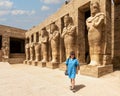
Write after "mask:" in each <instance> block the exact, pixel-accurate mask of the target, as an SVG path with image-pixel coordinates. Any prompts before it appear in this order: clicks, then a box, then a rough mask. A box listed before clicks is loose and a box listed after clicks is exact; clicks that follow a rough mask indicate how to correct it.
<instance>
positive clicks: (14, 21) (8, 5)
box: [0, 0, 65, 29]
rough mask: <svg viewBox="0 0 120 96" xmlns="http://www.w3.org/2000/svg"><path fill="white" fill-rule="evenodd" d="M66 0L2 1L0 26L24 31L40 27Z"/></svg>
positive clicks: (0, 1) (0, 5)
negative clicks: (36, 26)
mask: <svg viewBox="0 0 120 96" xmlns="http://www.w3.org/2000/svg"><path fill="white" fill-rule="evenodd" d="M64 1H65V0H0V24H2V25H8V26H13V27H17V28H22V29H29V28H31V27H32V26H35V25H38V24H39V23H40V22H42V21H44V20H45V18H47V17H48V16H50V15H51V14H53V13H54V12H56V11H57V10H58V9H59V8H60V7H61V6H62V4H64Z"/></svg>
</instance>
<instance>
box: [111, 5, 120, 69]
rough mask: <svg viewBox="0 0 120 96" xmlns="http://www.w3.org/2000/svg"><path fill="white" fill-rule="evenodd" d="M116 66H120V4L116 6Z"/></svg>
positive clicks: (114, 62)
mask: <svg viewBox="0 0 120 96" xmlns="http://www.w3.org/2000/svg"><path fill="white" fill-rule="evenodd" d="M113 64H114V67H117V68H118V67H119V68H120V4H115V6H114V56H113Z"/></svg>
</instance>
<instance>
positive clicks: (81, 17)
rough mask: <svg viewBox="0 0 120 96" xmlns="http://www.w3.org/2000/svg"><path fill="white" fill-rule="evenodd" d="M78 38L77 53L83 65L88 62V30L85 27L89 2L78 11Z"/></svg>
mask: <svg viewBox="0 0 120 96" xmlns="http://www.w3.org/2000/svg"><path fill="white" fill-rule="evenodd" d="M78 12H79V13H78V26H79V27H78V30H79V32H78V38H79V42H78V43H79V51H80V52H79V53H80V56H79V58H80V61H82V63H85V64H89V62H90V53H89V42H88V30H87V26H86V20H87V18H88V17H90V2H88V3H86V4H85V5H83V6H81V7H80V8H79V11H78Z"/></svg>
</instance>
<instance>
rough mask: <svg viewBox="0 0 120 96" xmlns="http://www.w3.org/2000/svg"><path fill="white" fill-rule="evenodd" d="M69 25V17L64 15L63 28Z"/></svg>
mask: <svg viewBox="0 0 120 96" xmlns="http://www.w3.org/2000/svg"><path fill="white" fill-rule="evenodd" d="M70 23H71V17H70V16H69V15H66V16H65V17H64V24H65V26H68V25H69V24H70Z"/></svg>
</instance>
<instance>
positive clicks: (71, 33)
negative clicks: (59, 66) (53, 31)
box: [62, 15, 76, 58]
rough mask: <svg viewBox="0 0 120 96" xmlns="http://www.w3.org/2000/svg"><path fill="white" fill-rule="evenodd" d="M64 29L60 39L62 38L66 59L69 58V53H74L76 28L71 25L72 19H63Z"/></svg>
mask: <svg viewBox="0 0 120 96" xmlns="http://www.w3.org/2000/svg"><path fill="white" fill-rule="evenodd" d="M64 24H65V25H64V26H65V27H64V29H63V33H62V38H64V46H65V53H66V58H68V57H69V55H70V52H71V51H75V45H76V44H75V43H76V39H75V38H76V27H75V26H74V25H73V22H72V18H71V17H70V16H68V15H66V16H65V17H64Z"/></svg>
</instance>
